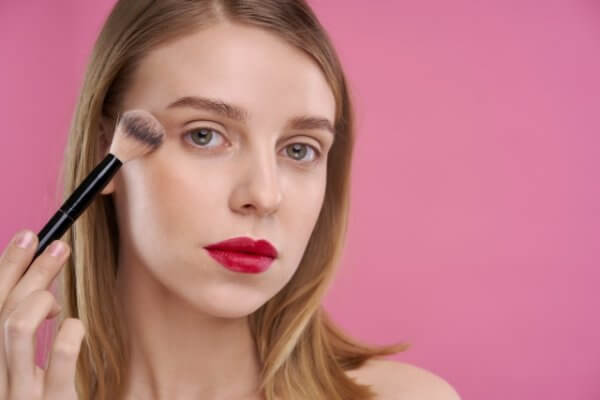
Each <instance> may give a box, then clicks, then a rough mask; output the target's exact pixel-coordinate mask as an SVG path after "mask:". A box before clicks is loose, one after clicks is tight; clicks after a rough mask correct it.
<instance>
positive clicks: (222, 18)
mask: <svg viewBox="0 0 600 400" xmlns="http://www.w3.org/2000/svg"><path fill="white" fill-rule="evenodd" d="M129 109H144V110H147V111H149V112H151V113H152V114H153V115H154V116H155V117H156V118H157V119H158V120H159V121H160V122H161V123H162V125H163V126H164V128H165V130H166V133H167V135H166V138H165V141H164V142H163V144H162V146H161V147H160V148H159V149H158V150H156V151H155V152H153V153H151V154H149V155H148V156H146V157H143V158H141V159H137V160H133V161H131V162H129V163H127V164H126V165H124V166H123V167H122V169H121V171H120V172H119V173H118V174H117V175H116V176H115V178H114V179H113V180H112V181H111V183H110V184H109V185H108V186H107V187H106V188H105V189H104V191H103V196H100V197H99V198H97V199H96V201H95V202H94V203H93V204H92V205H91V206H90V208H89V209H88V210H87V211H86V213H84V214H83V215H82V216H81V217H80V218H79V219H78V220H77V222H76V223H75V225H74V226H73V228H72V230H71V231H70V232H69V233H68V234H67V235H66V237H65V239H64V241H56V242H54V243H53V245H52V246H50V247H49V248H48V249H47V250H46V251H45V253H44V254H42V255H41V256H40V257H39V258H38V259H36V261H35V262H34V263H33V265H32V266H31V268H30V269H29V271H28V272H27V273H26V274H25V275H24V276H23V277H22V278H21V273H22V272H23V271H24V270H25V267H26V266H27V265H28V264H29V262H30V261H31V259H32V256H33V254H34V251H35V248H36V243H37V239H36V237H35V235H34V234H33V232H31V231H23V232H20V233H19V234H18V235H17V236H16V237H15V239H14V241H13V242H12V243H11V244H10V245H9V246H8V247H7V248H6V249H5V251H4V253H3V256H2V259H1V260H0V264H1V265H0V266H1V268H0V306H1V307H2V309H1V313H0V319H1V322H2V324H3V328H4V329H3V330H2V333H1V335H2V339H3V343H4V346H3V347H2V349H3V355H4V357H1V358H0V398H1V399H9V400H17V399H28V400H30V399H45V400H50V399H61V400H64V399H76V398H79V399H98V400H101V399H111V400H112V399H125V400H134V399H139V400H142V399H143V400H149V399H170V400H173V399H205V400H210V399H246V400H250V399H268V400H272V399H285V400H288V399H311V400H320V399H322V400H325V399H327V400H331V399H340V400H354V399H357V400H358V399H361V400H362V399H440V400H442V399H457V398H458V396H457V394H456V392H455V391H454V390H453V389H452V387H451V386H450V385H448V384H447V383H446V382H445V381H444V380H443V379H441V378H439V377H437V376H436V375H434V374H432V373H430V372H427V371H425V370H423V369H420V368H417V367H415V366H411V365H409V364H404V363H397V362H393V361H386V360H383V359H381V357H383V356H386V355H390V354H393V353H396V352H399V351H402V350H404V349H405V348H406V346H405V345H395V346H390V347H385V348H372V347H369V346H366V345H363V344H360V343H357V342H356V341H354V340H352V339H350V338H349V337H348V336H346V335H344V334H343V333H342V332H341V331H340V330H339V329H337V328H336V327H335V326H334V325H333V324H332V322H331V321H330V320H329V319H328V318H327V315H326V313H325V312H324V311H323V309H322V306H321V300H322V298H323V295H324V292H325V290H326V288H327V286H328V284H329V283H330V280H331V278H332V276H333V273H334V268H335V265H336V261H337V259H338V258H339V255H340V252H341V250H342V241H343V236H344V233H345V229H346V218H347V211H348V195H349V186H348V185H349V172H350V161H351V154H352V145H353V125H352V108H351V103H350V99H349V94H348V88H347V86H346V82H345V79H344V74H343V72H342V68H341V66H340V63H339V61H338V58H337V56H336V53H335V51H334V49H333V47H332V45H331V43H330V41H329V39H328V38H327V35H326V33H325V32H324V30H323V28H322V26H321V25H320V24H319V22H318V21H317V19H316V17H315V16H314V14H313V13H312V11H311V10H310V8H309V7H308V6H307V5H306V4H305V3H304V2H303V1H301V0H285V1H284V0H214V1H213V0H196V1H194V0H155V1H150V0H149V1H141V0H136V1H130V0H121V1H119V2H118V4H116V6H115V7H114V9H113V11H112V13H111V14H110V16H109V18H108V20H107V21H106V23H105V25H104V27H103V29H102V32H101V34H100V37H99V38H98V41H97V43H96V45H95V47H94V52H93V55H92V58H91V61H90V64H89V66H88V69H87V72H86V75H85V81H84V85H83V88H82V92H81V96H80V98H79V101H78V104H77V108H76V111H75V117H74V120H73V126H72V130H71V133H70V137H69V145H68V149H67V152H66V164H65V193H66V194H67V195H68V194H70V193H71V192H72V191H73V189H74V187H75V186H76V185H77V183H79V182H80V181H81V180H82V179H83V177H85V176H86V175H87V174H88V173H89V172H90V170H91V169H92V168H93V167H94V166H95V165H96V164H97V163H98V162H99V161H100V159H101V158H102V157H103V156H104V155H105V154H106V152H107V151H108V147H109V146H110V143H111V140H112V134H113V129H114V126H115V123H116V119H117V117H118V115H119V114H120V113H122V112H123V111H125V110H129ZM232 239H235V240H233V241H232ZM256 241H259V243H260V244H261V245H263V246H264V247H266V248H267V250H268V251H269V252H270V257H271V259H270V260H269V261H268V262H267V263H266V264H262V265H261V267H260V268H251V266H249V265H247V264H245V263H244V258H243V256H240V255H239V254H237V255H236V248H235V246H238V248H239V249H240V250H239V251H243V247H244V243H245V242H248V243H250V244H252V243H256ZM224 242H227V243H224ZM232 243H233V244H232ZM226 244H229V245H230V248H229V250H228V253H227V252H224V251H221V250H215V248H221V249H222V247H223V246H225V245H226ZM231 246H233V247H231ZM225 253H227V254H225ZM236 257H237V258H236ZM63 266H64V267H65V268H64V269H63V268H62V267H63ZM61 271H62V272H61ZM59 273H61V274H62V277H63V279H62V284H63V285H62V293H63V297H64V298H63V299H62V302H63V303H64V313H63V314H61V318H62V319H63V321H62V323H61V324H60V329H59V330H58V332H57V334H56V338H55V340H54V344H53V346H52V348H51V349H50V355H49V364H48V367H47V368H46V369H45V370H44V369H41V368H39V367H36V366H35V364H34V351H35V350H34V333H35V331H36V329H37V327H38V326H39V325H40V323H41V322H42V321H43V320H44V319H45V318H46V317H49V316H50V317H53V316H57V315H59V313H60V310H59V308H58V302H57V300H56V299H55V298H54V296H53V295H52V293H51V292H49V291H48V285H49V284H50V283H51V282H52V280H53V279H54V277H56V276H57V275H58V274H59ZM84 339H85V340H84Z"/></svg>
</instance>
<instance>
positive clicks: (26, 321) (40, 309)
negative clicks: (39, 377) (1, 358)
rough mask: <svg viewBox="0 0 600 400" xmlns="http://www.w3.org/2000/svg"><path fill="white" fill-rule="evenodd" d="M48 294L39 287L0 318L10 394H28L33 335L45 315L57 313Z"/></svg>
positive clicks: (33, 343)
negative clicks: (3, 318) (3, 319)
mask: <svg viewBox="0 0 600 400" xmlns="http://www.w3.org/2000/svg"><path fill="white" fill-rule="evenodd" d="M57 306H58V304H57V302H56V299H55V298H54V296H53V295H52V293H50V292H48V291H45V290H40V291H36V292H33V293H31V294H30V295H29V296H27V297H26V298H25V299H23V301H21V302H20V303H19V304H18V305H17V307H16V308H15V310H14V311H13V312H11V313H10V314H9V315H8V316H7V318H6V320H5V321H4V326H3V329H4V352H5V354H6V362H7V364H8V382H9V386H10V388H11V391H12V392H14V393H28V391H29V390H30V389H31V388H30V386H31V385H32V383H33V382H34V379H35V370H36V365H35V334H36V331H37V329H38V327H39V326H40V324H41V323H42V321H44V320H45V319H46V317H47V316H48V315H49V314H51V313H52V314H56V313H57V312H58V308H57Z"/></svg>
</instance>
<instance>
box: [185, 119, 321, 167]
mask: <svg viewBox="0 0 600 400" xmlns="http://www.w3.org/2000/svg"><path fill="white" fill-rule="evenodd" d="M206 130H208V131H211V132H213V133H216V134H217V135H218V136H220V137H221V140H222V141H225V140H226V139H225V137H224V135H223V134H221V133H220V132H219V131H217V130H216V129H213V128H207V127H203V128H195V129H192V130H190V131H188V132H186V133H185V135H184V137H190V140H191V141H192V143H191V144H192V146H194V147H196V148H200V149H203V148H204V149H210V148H214V147H218V145H216V146H206V145H200V144H198V143H195V142H194V141H193V140H192V139H191V136H192V135H193V134H194V133H197V132H200V131H206ZM213 137H214V136H213ZM211 139H212V138H211ZM211 141H212V140H211ZM209 143H210V142H209ZM297 144H299V145H302V146H306V147H307V148H308V149H310V151H312V152H313V154H314V155H313V159H312V160H309V161H303V160H295V159H293V158H292V160H294V161H297V162H298V163H302V164H310V163H314V162H316V161H318V160H319V159H320V158H321V152H320V151H319V150H317V149H316V148H315V147H314V146H312V145H310V144H308V143H300V142H295V143H290V144H288V145H287V146H286V147H285V148H288V147H290V146H293V145H297Z"/></svg>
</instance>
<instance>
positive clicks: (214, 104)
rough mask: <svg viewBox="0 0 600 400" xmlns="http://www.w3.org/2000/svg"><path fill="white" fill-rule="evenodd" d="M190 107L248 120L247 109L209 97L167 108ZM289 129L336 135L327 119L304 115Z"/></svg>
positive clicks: (181, 101) (185, 100)
mask: <svg viewBox="0 0 600 400" xmlns="http://www.w3.org/2000/svg"><path fill="white" fill-rule="evenodd" d="M181 107H189V108H195V109H197V110H206V111H212V112H214V113H216V114H219V115H221V116H223V117H225V118H229V119H232V120H234V121H239V122H245V121H246V120H248V111H246V110H245V109H243V108H241V107H238V106H235V105H232V104H228V103H226V102H224V101H222V100H219V99H210V98H207V97H198V96H185V97H181V98H179V99H177V100H175V101H174V102H172V103H171V104H169V105H168V106H167V109H171V108H181ZM288 127H289V128H291V129H323V130H326V131H328V132H330V133H331V134H332V135H335V130H334V128H333V124H332V123H331V121H329V120H328V119H327V118H322V117H314V116H308V115H302V116H298V117H294V118H292V119H291V120H290V121H289V123H288Z"/></svg>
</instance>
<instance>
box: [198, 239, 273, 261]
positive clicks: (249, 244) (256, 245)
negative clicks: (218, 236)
mask: <svg viewBox="0 0 600 400" xmlns="http://www.w3.org/2000/svg"><path fill="white" fill-rule="evenodd" d="M204 248H205V249H207V250H224V251H233V252H236V253H247V254H256V255H261V256H267V257H271V258H276V257H277V249H276V248H275V247H274V246H273V245H272V244H271V243H269V241H268V240H263V239H261V240H253V239H251V238H249V237H236V238H232V239H228V240H224V241H222V242H219V243H213V244H210V245H208V246H205V247H204Z"/></svg>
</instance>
